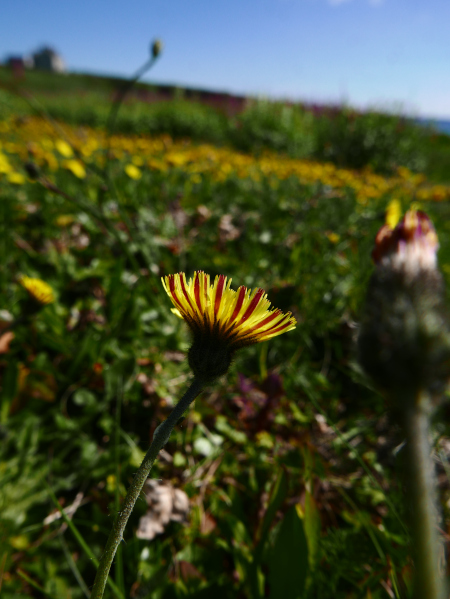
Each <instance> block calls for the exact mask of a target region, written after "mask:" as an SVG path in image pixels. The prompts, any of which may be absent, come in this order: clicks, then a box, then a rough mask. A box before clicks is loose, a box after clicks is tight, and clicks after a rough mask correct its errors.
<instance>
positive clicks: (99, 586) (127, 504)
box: [91, 379, 204, 599]
mask: <svg viewBox="0 0 450 599" xmlns="http://www.w3.org/2000/svg"><path fill="white" fill-rule="evenodd" d="M203 385H204V383H203V381H201V380H199V379H194V380H193V381H192V384H191V386H190V387H189V389H188V390H187V391H186V393H185V394H184V395H183V397H182V398H181V399H180V401H179V402H178V403H177V405H176V406H175V407H174V409H173V410H172V412H171V413H170V415H169V417H168V418H167V419H166V420H164V422H162V423H161V424H160V425H159V426H158V428H157V429H156V430H155V433H154V435H153V441H152V443H151V445H150V447H149V449H148V451H147V453H146V454H145V457H144V459H143V461H142V464H141V465H140V467H139V470H138V471H137V472H136V474H135V475H134V479H133V482H132V483H131V486H130V488H129V489H128V492H127V494H126V496H125V500H124V502H123V506H122V510H121V511H120V512H119V513H118V515H117V518H116V520H115V522H114V525H113V528H112V530H111V532H110V534H109V537H108V541H107V543H106V547H105V551H104V552H103V555H102V557H101V560H100V563H99V566H98V570H97V574H96V576H95V581H94V585H93V587H92V591H91V599H101V598H102V597H103V592H104V590H105V585H106V581H107V579H108V575H109V571H110V569H111V565H112V563H113V560H114V556H115V554H116V551H117V547H118V546H119V544H120V541H121V540H122V539H123V531H124V530H125V526H126V525H127V522H128V518H129V517H130V515H131V512H132V511H133V508H134V505H135V503H136V501H137V499H138V497H139V495H140V493H141V491H142V487H143V486H144V483H145V481H146V480H147V477H148V475H149V474H150V470H151V469H152V466H153V464H154V462H155V460H156V458H157V456H158V453H159V452H160V450H161V449H162V448H163V447H164V445H165V444H166V443H167V441H168V440H169V437H170V435H171V433H172V431H173V429H174V427H175V425H176V424H177V422H178V420H179V419H180V418H181V417H182V416H183V414H184V413H185V411H186V410H187V409H188V407H189V406H190V405H191V403H192V402H193V401H194V399H195V398H196V397H197V395H198V394H199V393H200V391H201V390H202V388H203Z"/></svg>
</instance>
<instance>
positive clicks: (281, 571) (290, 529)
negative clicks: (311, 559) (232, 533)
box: [269, 506, 308, 599]
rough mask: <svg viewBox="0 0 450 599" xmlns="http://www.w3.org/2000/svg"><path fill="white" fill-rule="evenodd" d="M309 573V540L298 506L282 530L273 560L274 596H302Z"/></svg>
mask: <svg viewBox="0 0 450 599" xmlns="http://www.w3.org/2000/svg"><path fill="white" fill-rule="evenodd" d="M307 573H308V544H307V542H306V536H305V531H304V529H303V522H302V520H301V518H300V516H299V514H298V512H297V508H296V507H295V506H293V507H291V508H290V509H289V511H288V512H287V513H286V516H285V517H284V519H283V521H282V523H281V526H280V528H279V530H278V534H277V537H276V539H275V544H274V547H273V550H272V552H271V559H270V562H269V582H270V595H269V597H270V599H280V597H282V598H283V599H301V598H302V596H303V590H304V588H305V581H306V575H307Z"/></svg>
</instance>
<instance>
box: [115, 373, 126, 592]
mask: <svg viewBox="0 0 450 599" xmlns="http://www.w3.org/2000/svg"><path fill="white" fill-rule="evenodd" d="M117 387H118V389H117V391H118V393H117V405H116V418H115V425H114V462H115V466H116V488H115V492H114V510H115V511H116V512H117V513H118V512H119V509H120V448H119V438H120V412H121V408H122V398H123V381H122V377H120V379H119V383H118V385H117ZM115 575H116V584H117V586H118V587H119V589H120V590H121V591H122V593H123V595H125V583H124V574H123V556H122V547H121V546H120V545H119V547H118V548H117V553H116V567H115Z"/></svg>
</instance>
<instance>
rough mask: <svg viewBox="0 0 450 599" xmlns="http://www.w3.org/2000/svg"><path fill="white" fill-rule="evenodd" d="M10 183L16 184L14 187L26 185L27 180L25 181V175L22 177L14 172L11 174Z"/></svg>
mask: <svg viewBox="0 0 450 599" xmlns="http://www.w3.org/2000/svg"><path fill="white" fill-rule="evenodd" d="M8 181H9V182H10V183H14V185H23V184H24V183H25V181H26V179H25V175H22V173H18V172H16V171H13V172H12V173H9V175H8Z"/></svg>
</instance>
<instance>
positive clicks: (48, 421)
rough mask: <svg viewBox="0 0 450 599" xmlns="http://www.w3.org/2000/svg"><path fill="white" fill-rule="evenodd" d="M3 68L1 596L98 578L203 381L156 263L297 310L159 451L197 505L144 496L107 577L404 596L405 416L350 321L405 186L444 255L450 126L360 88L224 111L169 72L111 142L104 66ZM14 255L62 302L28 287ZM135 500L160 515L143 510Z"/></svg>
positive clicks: (75, 593) (66, 593) (187, 586)
mask: <svg viewBox="0 0 450 599" xmlns="http://www.w3.org/2000/svg"><path fill="white" fill-rule="evenodd" d="M0 75H1V78H2V79H1V80H2V81H3V82H4V89H3V91H1V96H0V114H1V122H0V144H1V145H0V210H1V211H2V214H1V218H0V228H1V231H0V240H1V241H0V255H1V260H0V286H1V290H2V294H1V297H2V300H1V305H0V352H1V353H0V375H1V409H0V419H1V421H0V437H1V445H0V584H1V596H2V598H3V597H4V598H5V599H10V598H11V599H12V598H13V597H14V598H20V597H54V598H57V597H58V598H59V597H71V598H74V599H76V598H78V597H83V596H88V588H89V586H90V585H91V584H92V581H93V577H94V574H95V568H94V565H93V561H92V559H91V557H90V554H89V551H91V552H92V553H93V555H94V556H97V557H98V556H99V555H100V554H101V551H102V549H103V547H104V543H105V541H106V537H107V534H108V531H109V528H110V526H111V523H112V515H113V514H114V512H115V511H116V510H118V509H120V497H122V496H123V495H124V493H125V490H126V488H127V487H128V485H129V483H130V481H131V479H132V476H133V473H134V471H135V470H136V468H137V466H138V465H139V463H140V460H141V459H142V457H143V454H144V452H145V451H146V449H147V447H148V445H149V442H150V440H151V438H152V435H153V432H154V430H155V428H156V426H157V425H158V423H159V422H160V421H161V419H163V418H164V417H165V416H166V415H167V414H168V412H169V411H170V409H171V406H172V405H173V404H174V403H175V402H176V401H177V399H178V398H179V397H180V396H181V394H182V393H183V391H184V389H185V388H186V386H187V384H188V382H189V379H190V374H189V371H188V367H187V363H186V360H185V359H184V357H185V353H186V351H187V348H188V347H189V336H188V333H187V331H186V328H185V327H184V325H183V323H182V322H181V321H180V320H178V319H177V318H176V317H175V316H174V315H173V314H172V313H171V311H170V302H169V300H168V298H167V296H166V295H165V293H164V291H163V289H162V286H161V283H160V277H161V276H163V275H166V274H169V273H175V272H179V271H185V272H186V273H187V274H188V275H191V274H192V273H193V271H194V270H199V269H202V270H205V271H206V272H208V273H209V274H210V275H212V276H215V275H216V274H220V273H224V274H226V275H227V276H231V277H232V278H233V286H234V287H235V288H237V286H239V285H241V284H243V285H246V286H248V287H255V286H256V287H263V288H264V289H265V290H266V291H267V293H268V296H269V299H270V300H271V301H272V303H273V305H275V306H276V307H278V308H280V309H282V310H283V311H288V310H290V311H292V312H293V314H294V315H295V317H296V318H297V320H298V327H297V329H296V330H295V331H292V332H291V333H289V334H286V335H283V336H281V337H277V338H275V339H273V340H272V341H270V342H268V343H265V344H261V345H259V346H253V347H250V348H247V349H246V350H245V351H244V350H243V351H242V352H240V353H239V354H238V355H237V357H236V362H235V364H234V365H233V367H232V369H231V371H230V373H229V375H228V376H227V378H226V379H223V380H221V381H219V382H218V383H217V384H215V385H214V386H212V387H211V388H208V389H207V390H206V391H205V392H204V393H203V394H202V395H201V396H200V397H199V398H198V399H197V400H196V402H195V404H194V406H193V408H192V410H191V411H190V412H189V413H188V414H187V416H186V418H185V420H184V421H183V423H181V424H180V426H179V427H178V429H177V431H176V432H175V433H174V434H173V435H172V438H171V440H170V442H169V443H168V444H167V446H166V448H165V451H163V452H161V457H160V460H159V462H158V464H157V465H156V466H155V468H154V471H153V472H152V478H155V479H160V480H161V481H162V485H166V487H164V488H166V489H169V488H170V489H179V490H182V491H183V492H184V493H186V494H187V497H188V505H189V509H188V513H186V514H184V516H183V518H178V519H177V518H176V517H174V516H173V514H175V511H176V510H175V507H174V504H173V505H172V504H171V503H170V502H169V504H165V505H166V507H165V508H164V509H165V510H166V512H165V513H166V515H167V514H168V515H167V517H163V516H162V513H163V511H164V510H163V509H162V505H163V504H162V499H161V498H159V499H158V497H159V496H158V497H156V498H155V497H153V499H151V498H150V499H149V497H150V494H148V495H147V502H146V501H142V502H140V503H138V504H137V506H136V509H135V512H134V513H133V515H132V517H131V520H130V523H129V525H128V528H127V531H126V537H125V543H123V544H122V545H121V548H120V550H119V553H118V556H117V558H116V562H115V567H114V571H113V573H112V575H113V579H114V581H115V583H116V585H117V586H116V590H115V591H114V590H111V589H109V590H107V595H106V596H108V597H113V596H123V597H128V596H132V597H136V598H142V599H144V598H148V599H150V598H151V599H158V598H161V599H166V598H167V599H170V598H181V597H193V598H194V597H195V598H202V597H211V596H213V595H214V597H217V599H220V598H222V597H223V598H228V597H230V598H231V597H233V598H234V597H242V598H252V599H257V598H258V597H271V598H273V599H278V598H279V597H284V598H285V599H290V598H292V599H299V598H302V599H303V598H304V599H313V598H316V597H320V598H323V599H327V598H336V599H341V598H342V599H344V598H345V599H350V598H355V599H357V598H362V597H364V598H367V599H368V598H372V599H375V598H379V599H381V598H384V597H397V598H403V597H408V596H409V590H408V589H409V586H410V580H411V572H412V564H411V561H410V557H409V555H410V551H409V547H408V542H409V538H408V534H407V527H406V522H407V521H408V517H409V514H408V513H407V509H405V507H404V506H403V502H402V500H401V496H402V495H401V494H402V481H401V477H400V475H399V473H400V472H401V463H402V450H401V444H402V439H401V437H400V435H399V432H398V430H397V429H396V427H395V426H393V425H392V424H391V423H390V421H389V419H388V417H387V408H386V404H385V401H384V400H383V399H382V398H381V397H380V396H379V395H378V394H377V393H375V392H374V391H373V390H372V389H371V388H370V386H369V385H368V384H367V381H366V380H365V379H364V376H363V375H362V373H361V372H360V371H359V369H358V367H357V365H356V363H355V355H354V339H355V336H356V334H357V322H358V315H359V311H360V307H361V304H362V301H363V298H364V294H365V287H366V284H367V281H368V278H369V276H370V272H371V260H370V253H371V250H372V246H373V240H374V237H375V234H376V232H377V230H378V229H379V227H380V226H381V225H382V224H383V222H384V218H385V212H386V208H387V206H388V205H389V203H390V202H391V201H392V200H393V199H397V200H399V201H400V202H401V204H402V208H403V210H406V209H407V208H408V207H409V206H410V205H411V203H414V205H416V206H418V205H420V206H421V207H422V208H423V209H425V210H426V211H427V213H428V214H429V215H430V217H431V218H432V220H433V221H434V223H435V224H436V227H437V230H438V235H439V238H440V243H441V249H440V253H439V257H440V263H441V265H442V268H443V270H444V274H445V276H446V278H447V279H448V278H449V277H450V244H449V241H448V222H449V218H448V217H449V212H450V209H449V204H448V198H449V195H450V194H449V188H448V187H447V184H450V181H449V177H448V171H446V172H447V176H446V177H445V168H446V167H445V165H448V162H446V159H445V156H446V152H448V151H449V147H450V145H449V143H448V138H447V137H446V136H436V135H435V134H434V133H431V132H429V131H427V130H426V129H421V128H419V127H418V126H416V125H414V124H412V123H410V122H406V121H405V120H404V119H401V118H399V117H394V116H387V115H383V114H378V113H368V114H357V113H354V112H352V111H350V110H348V109H343V110H342V111H338V112H333V111H331V110H328V111H326V110H324V111H319V112H318V111H313V110H307V109H305V108H302V107H296V106H288V105H282V104H281V103H270V102H267V101H261V102H249V103H248V105H247V106H246V108H245V109H244V111H243V112H239V113H236V114H232V115H227V114H226V113H225V112H224V111H222V110H219V109H217V108H215V107H212V106H205V105H203V104H202V103H200V102H193V101H191V100H188V99H186V98H184V99H183V98H182V97H180V96H182V95H183V94H182V93H181V92H180V93H178V97H176V98H175V99H174V100H173V101H164V102H162V101H158V102H155V103H150V104H148V103H144V102H140V101H138V100H136V99H131V100H130V101H129V102H127V103H125V105H124V106H123V107H122V110H121V112H120V113H119V117H118V120H117V122H116V126H115V131H116V132H117V135H115V136H114V137H113V138H111V139H110V140H109V141H108V140H107V138H106V137H105V135H104V133H102V132H101V131H97V130H95V129H91V128H89V127H100V126H102V125H104V123H105V121H106V118H107V115H108V112H109V108H110V101H111V88H110V86H108V85H107V83H106V82H103V83H102V84H101V85H103V86H104V89H102V87H101V85H100V83H99V84H98V85H97V83H96V86H97V87H96V88H95V89H92V86H93V84H92V81H91V80H90V79H89V78H83V77H82V76H64V77H63V76H59V77H58V76H53V77H54V79H53V80H52V79H51V78H49V77H48V76H47V78H45V77H44V76H40V75H39V74H33V75H32V77H30V78H28V75H27V80H26V84H27V85H29V91H27V92H26V86H25V83H24V84H23V85H22V84H21V88H20V90H17V89H16V91H20V93H21V95H22V97H17V96H16V95H13V94H11V90H10V89H9V91H8V90H7V89H6V87H8V86H9V88H11V83H10V82H8V81H7V80H6V74H5V73H0ZM33 77H35V79H34V80H33ZM39 77H40V78H39ZM62 77H63V80H64V81H63V83H61V81H62V79H61V78H62ZM86 82H88V83H86ZM88 84H89V86H90V87H89V88H88V87H87V85H88ZM52 86H53V87H52ZM137 89H138V90H139V87H138V88H137ZM25 92H26V93H25ZM175 95H176V94H175ZM37 112H41V117H40V118H36V117H35V114H36V113H37ZM155 136H156V137H155ZM187 138H189V139H190V140H191V141H189V140H188V139H187ZM176 140H181V141H176ZM200 142H209V144H210V145H208V146H205V145H204V144H201V143H200ZM211 144H216V146H217V147H216V146H213V145H211ZM221 152H222V153H221ZM437 156H439V159H438V158H436V157H437ZM447 156H448V154H447ZM289 160H291V162H289ZM439 160H440V162H439ZM328 162H332V163H334V164H335V165H337V166H338V167H340V169H335V170H333V168H334V167H333V168H332V167H331V166H330V165H329V164H327V163H328ZM439 164H441V165H442V168H441V169H440V168H439ZM444 167H445V168H444ZM345 169H347V170H345ZM374 173H378V174H379V175H380V176H379V175H375V174H374ZM393 181H394V183H393ZM361 190H362V191H363V192H364V193H362V191H361ZM19 275H28V276H31V277H37V278H39V279H42V280H44V281H45V282H46V283H48V284H49V285H51V287H52V288H53V290H54V293H55V301H54V302H53V303H50V304H48V305H45V306H39V305H38V304H37V303H36V302H34V303H33V299H32V297H30V295H29V294H28V293H27V291H26V290H25V289H24V288H23V286H22V285H21V284H20V282H19ZM446 416H447V414H446V408H443V410H442V411H441V413H440V414H439V417H438V418H437V422H436V438H435V448H436V462H437V467H438V474H439V483H440V490H441V496H442V505H443V506H444V507H443V509H444V516H445V519H444V524H443V530H444V531H445V532H446V533H448V507H447V505H448V500H449V494H448V488H449V484H448V477H447V471H448V461H447V458H448V454H449V448H450V445H449V438H448V436H449V435H448V433H449V431H448V424H447V422H448V419H447V418H446ZM53 493H54V494H55V496H56V498H57V502H59V504H60V505H61V506H62V507H64V508H65V509H67V510H68V516H69V520H68V522H66V521H65V520H64V519H62V518H61V517H60V513H59V512H58V509H57V507H56V505H55V501H54V500H53V499H52V497H53ZM166 495H167V493H166ZM169 495H170V493H169ZM158 502H159V503H158ZM167 505H169V507H167ZM149 506H150V507H149ZM151 506H153V507H151ZM146 514H147V517H148V518H149V519H150V520H151V521H152V522H153V524H155V523H156V524H155V525H158V526H159V527H160V528H161V529H162V531H161V532H160V534H158V535H156V536H154V537H153V538H151V539H150V538H147V539H145V538H142V537H140V536H138V535H137V534H136V530H137V529H138V528H139V529H140V528H141V527H140V524H139V523H140V518H142V517H143V516H144V515H146ZM141 526H142V522H141ZM446 538H447V537H446Z"/></svg>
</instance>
